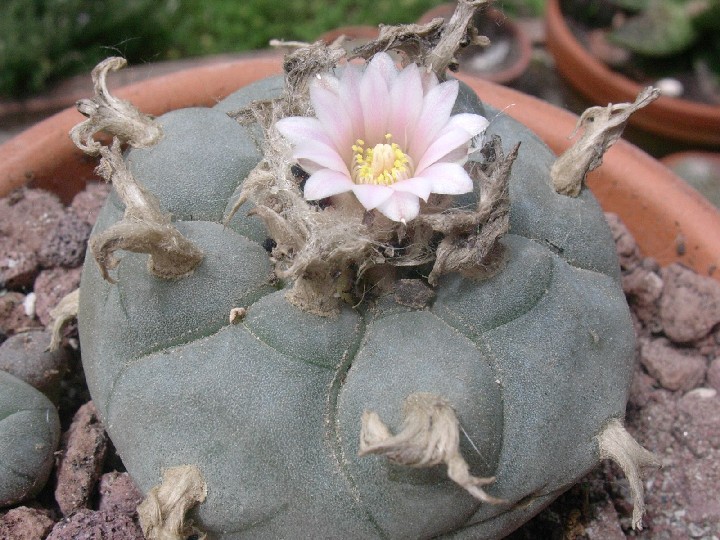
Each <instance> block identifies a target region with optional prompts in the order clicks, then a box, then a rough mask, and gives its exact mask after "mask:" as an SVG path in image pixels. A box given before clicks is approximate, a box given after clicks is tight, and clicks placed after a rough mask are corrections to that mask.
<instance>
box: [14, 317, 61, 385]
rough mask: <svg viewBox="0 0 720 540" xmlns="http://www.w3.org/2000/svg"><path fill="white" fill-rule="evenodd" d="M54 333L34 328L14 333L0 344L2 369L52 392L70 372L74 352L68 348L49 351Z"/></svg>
mask: <svg viewBox="0 0 720 540" xmlns="http://www.w3.org/2000/svg"><path fill="white" fill-rule="evenodd" d="M49 345H50V332H49V331H47V330H33V331H30V332H23V333H22V334H16V335H14V336H11V337H9V338H8V339H7V341H5V343H3V344H2V345H0V370H3V371H7V372H8V373H11V374H12V375H15V376H16V377H17V378H18V379H22V380H23V381H25V382H26V383H28V384H29V385H31V386H34V387H35V388H37V389H38V390H40V391H41V392H48V391H50V390H51V389H52V388H54V387H55V386H57V385H58V384H59V382H60V379H61V378H62V376H63V375H64V374H65V372H66V371H67V366H68V363H69V361H70V355H69V353H68V352H67V350H65V349H58V350H57V351H48V350H47V348H48V346H49Z"/></svg>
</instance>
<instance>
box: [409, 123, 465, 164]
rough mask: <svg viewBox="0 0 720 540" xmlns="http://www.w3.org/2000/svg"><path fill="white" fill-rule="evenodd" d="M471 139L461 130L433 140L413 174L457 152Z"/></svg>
mask: <svg viewBox="0 0 720 540" xmlns="http://www.w3.org/2000/svg"><path fill="white" fill-rule="evenodd" d="M471 138H472V135H470V134H469V133H468V132H467V131H465V130H462V129H453V130H448V131H446V132H445V133H443V134H442V135H441V136H440V137H438V138H437V139H435V140H434V141H433V142H432V143H431V144H430V147H429V148H428V149H427V151H426V152H425V153H424V154H423V156H422V157H421V158H420V161H418V164H417V166H416V167H415V174H419V173H421V172H422V171H424V170H425V169H426V168H428V167H429V166H430V165H432V164H433V163H436V162H438V161H440V159H442V158H443V157H445V156H446V155H448V154H449V153H450V152H453V151H454V150H457V149H458V148H460V147H461V146H463V145H467V142H468V141H469V140H470V139H471Z"/></svg>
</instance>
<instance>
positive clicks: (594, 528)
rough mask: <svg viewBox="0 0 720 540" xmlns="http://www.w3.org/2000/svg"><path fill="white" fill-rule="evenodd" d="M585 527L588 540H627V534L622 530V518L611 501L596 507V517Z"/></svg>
mask: <svg viewBox="0 0 720 540" xmlns="http://www.w3.org/2000/svg"><path fill="white" fill-rule="evenodd" d="M593 518H594V519H593V520H592V522H591V523H590V524H588V525H586V526H585V535H586V536H587V540H625V538H626V536H625V533H624V532H623V531H622V529H621V528H620V518H619V517H618V513H617V511H616V510H615V507H614V506H613V505H612V503H611V502H610V501H605V502H603V503H601V504H598V505H597V506H596V507H595V516H593Z"/></svg>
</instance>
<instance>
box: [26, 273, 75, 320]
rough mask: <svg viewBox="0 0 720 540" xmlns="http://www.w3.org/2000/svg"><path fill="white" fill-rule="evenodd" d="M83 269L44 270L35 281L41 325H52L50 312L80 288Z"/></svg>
mask: <svg viewBox="0 0 720 540" xmlns="http://www.w3.org/2000/svg"><path fill="white" fill-rule="evenodd" d="M80 274H82V267H78V268H50V269H49V270H43V271H42V272H40V274H39V275H38V277H37V279H35V295H36V297H37V300H36V302H35V314H36V316H37V318H38V319H39V320H40V322H41V323H43V324H44V325H46V326H47V325H49V324H51V323H52V318H51V317H50V311H51V310H52V309H53V308H54V307H55V306H56V305H58V303H59V302H60V300H62V299H63V297H65V295H67V294H69V293H71V292H72V291H74V290H75V289H77V288H78V287H80Z"/></svg>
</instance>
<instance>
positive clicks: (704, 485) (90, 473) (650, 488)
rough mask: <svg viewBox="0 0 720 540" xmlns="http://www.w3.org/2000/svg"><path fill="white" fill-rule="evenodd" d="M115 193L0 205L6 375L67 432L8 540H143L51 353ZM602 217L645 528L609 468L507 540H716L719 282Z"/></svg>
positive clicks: (5, 529)
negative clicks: (659, 255)
mask: <svg viewBox="0 0 720 540" xmlns="http://www.w3.org/2000/svg"><path fill="white" fill-rule="evenodd" d="M107 193H108V188H107V186H105V185H103V184H89V185H88V187H87V188H86V190H85V191H83V192H81V193H79V194H78V195H77V196H76V197H75V198H74V199H73V201H72V203H71V204H70V205H68V206H64V205H63V204H62V203H60V201H59V200H58V199H57V198H56V197H55V196H54V195H53V194H51V193H49V192H46V191H41V190H33V189H21V190H18V191H15V192H13V193H12V194H11V195H10V196H8V197H7V198H4V199H0V343H1V344H0V369H3V370H6V371H9V372H11V373H13V374H15V375H16V376H19V377H20V378H23V379H25V380H26V381H28V382H30V383H31V384H33V385H34V386H36V387H37V388H41V389H42V391H43V392H45V393H46V394H47V395H48V396H49V397H50V398H51V399H52V400H53V401H54V402H55V403H56V404H57V405H58V408H59V411H60V418H61V423H62V428H63V437H62V441H61V447H60V449H59V452H58V458H57V460H56V466H55V470H54V472H53V475H52V476H51V479H50V480H49V482H48V484H47V485H46V487H45V488H44V490H43V491H42V492H41V493H40V494H39V495H38V496H37V497H36V498H35V499H33V500H31V501H26V502H25V503H23V505H21V506H17V507H12V508H3V509H0V538H48V539H52V540H59V539H71V538H78V537H85V535H88V536H87V537H88V538H89V537H92V538H99V537H102V538H117V539H120V538H122V539H134V538H137V539H141V538H142V537H143V536H142V532H141V530H140V527H139V525H138V520H137V513H136V507H137V504H138V503H139V502H140V501H141V500H142V494H141V493H140V492H139V491H138V490H137V488H136V487H135V486H134V484H133V483H132V480H131V479H130V478H129V476H128V475H127V474H126V473H125V472H124V467H123V464H122V461H121V460H120V458H119V457H118V456H117V454H116V453H115V451H114V449H113V448H112V444H111V442H110V441H109V440H108V438H107V436H106V435H105V433H104V430H103V428H102V425H101V424H100V423H99V420H98V418H97V415H96V412H95V410H94V407H93V404H92V402H91V401H90V397H89V394H88V390H87V387H86V386H85V382H84V377H83V373H82V365H81V363H80V351H79V350H78V340H77V330H76V328H75V327H74V326H72V325H71V326H70V327H69V328H66V330H65V338H64V353H65V354H63V355H59V356H58V355H50V354H49V353H46V352H45V347H46V341H47V342H49V331H48V330H47V328H48V325H50V324H51V318H50V315H49V312H50V309H51V308H52V307H54V306H55V305H56V304H57V302H58V301H59V300H60V299H61V298H62V297H63V296H64V295H65V294H67V293H69V292H70V291H72V290H73V289H75V288H77V287H78V286H79V280H80V266H81V264H82V260H83V254H84V251H85V245H86V243H87V238H88V235H89V232H90V227H91V225H92V224H93V223H94V220H95V216H96V215H97V212H98V211H99V209H100V207H101V206H102V204H103V202H104V200H105V197H106V196H107ZM607 218H608V221H609V223H610V225H611V227H612V230H613V233H614V236H615V241H616V246H617V252H618V255H619V258H620V264H621V268H622V274H623V288H624V290H625V294H626V296H627V299H628V302H629V304H630V307H631V311H632V315H633V320H634V323H635V330H636V332H637V335H638V352H637V356H638V362H637V368H636V373H635V379H634V381H633V386H632V390H631V396H630V402H629V403H628V407H627V428H628V430H629V431H630V432H631V434H632V435H633V436H634V437H635V438H636V439H637V440H638V442H640V443H641V444H642V445H643V446H644V447H646V448H648V449H649V450H651V451H652V452H654V453H655V454H656V455H657V456H658V457H659V458H660V459H661V460H662V462H663V468H662V469H661V470H658V471H652V472H650V473H649V474H648V476H647V477H646V504H647V514H646V517H645V520H644V521H645V525H646V528H645V529H644V530H643V531H640V532H636V531H632V530H631V526H630V525H631V515H632V501H631V498H630V491H629V486H628V484H627V481H626V480H625V478H624V476H623V475H622V474H621V472H620V471H619V470H618V469H617V468H616V467H615V466H614V465H613V464H611V463H609V462H604V463H603V464H602V465H601V466H600V467H598V468H597V469H596V470H595V471H593V472H592V473H591V474H589V475H588V476H587V477H586V478H584V479H583V480H582V481H581V482H580V483H579V484H577V485H576V486H574V487H572V488H571V489H570V490H569V491H568V492H566V493H565V494H564V495H563V496H562V497H560V498H559V499H558V500H557V501H556V502H555V503H553V504H552V505H551V506H550V507H549V508H547V509H546V510H545V511H543V512H542V513H540V514H539V515H538V516H537V517H536V518H534V519H533V520H532V521H530V522H529V523H527V524H526V525H524V526H523V527H522V528H520V529H519V530H517V531H516V532H515V533H513V534H512V535H511V538H512V539H515V540H520V539H547V538H563V537H564V538H568V539H589V540H613V539H623V538H626V536H638V537H645V538H648V539H649V538H653V539H658V538H663V539H664V538H668V539H670V538H672V539H674V538H678V539H680V538H683V539H686V538H713V537H714V538H717V537H718V536H720V500H719V499H718V497H717V486H718V485H720V394H718V391H720V283H718V282H716V281H714V280H712V279H710V278H707V277H702V276H698V275H697V274H695V273H694V272H693V271H691V270H689V269H687V268H685V267H683V266H681V265H680V264H677V263H676V264H672V265H670V266H667V267H664V268H661V267H660V266H659V265H658V264H657V262H656V261H654V260H653V259H651V258H647V257H643V256H642V254H641V253H640V252H639V250H638V247H637V245H636V243H635V240H634V239H633V238H632V236H631V235H630V233H629V232H628V230H627V229H626V228H625V227H624V225H623V224H622V223H621V222H620V220H619V219H618V218H617V217H616V216H614V215H612V214H608V215H607ZM31 336H32V338H33V339H30V337H31ZM18 350H20V351H22V354H21V355H17V354H15V351H18ZM58 358H60V360H58Z"/></svg>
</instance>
